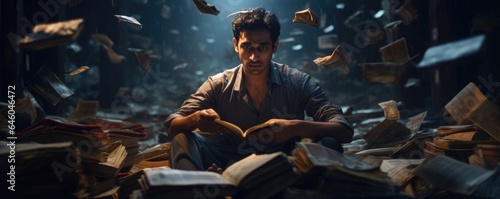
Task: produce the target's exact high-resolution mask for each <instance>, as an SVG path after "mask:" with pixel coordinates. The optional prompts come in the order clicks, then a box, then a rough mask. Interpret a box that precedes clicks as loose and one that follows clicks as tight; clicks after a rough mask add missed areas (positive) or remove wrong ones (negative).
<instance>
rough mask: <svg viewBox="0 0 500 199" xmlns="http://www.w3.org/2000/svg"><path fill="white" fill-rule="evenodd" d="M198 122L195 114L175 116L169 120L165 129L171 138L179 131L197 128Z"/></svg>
mask: <svg viewBox="0 0 500 199" xmlns="http://www.w3.org/2000/svg"><path fill="white" fill-rule="evenodd" d="M198 123H199V119H196V114H191V115H188V116H184V117H177V118H175V119H173V120H172V122H170V126H169V127H168V129H167V132H168V137H169V138H170V139H173V138H174V137H175V136H176V135H177V134H179V133H182V132H189V131H193V130H195V129H196V128H198Z"/></svg>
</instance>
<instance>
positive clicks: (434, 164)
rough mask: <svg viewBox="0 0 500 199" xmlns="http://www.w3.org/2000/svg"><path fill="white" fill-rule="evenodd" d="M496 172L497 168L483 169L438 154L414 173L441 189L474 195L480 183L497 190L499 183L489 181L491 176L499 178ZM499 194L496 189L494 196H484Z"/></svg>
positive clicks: (496, 195) (499, 186)
mask: <svg viewBox="0 0 500 199" xmlns="http://www.w3.org/2000/svg"><path fill="white" fill-rule="evenodd" d="M498 172H499V171H498V169H496V170H485V169H482V168H477V167H473V166H471V165H468V164H466V163H464V162H460V161H457V160H455V159H453V158H450V157H448V156H444V155H439V156H436V157H434V158H429V159H426V160H425V161H424V162H423V163H422V164H420V165H419V166H418V167H417V168H416V169H415V172H414V173H415V175H417V176H418V177H420V178H423V179H425V180H427V181H429V182H431V183H432V184H433V185H435V186H437V187H439V188H441V189H444V190H448V191H451V192H455V193H460V194H464V195H475V194H476V193H477V192H475V191H476V189H477V188H478V187H480V186H481V185H484V186H488V187H490V190H493V189H496V190H498V189H499V188H500V184H499V183H491V181H489V178H492V177H493V178H494V177H496V178H499V177H500V176H499V175H497V173H498ZM497 181H498V180H497ZM483 182H484V184H483ZM486 189H487V188H486ZM479 194H481V193H479ZM493 194H494V192H493ZM499 196H500V192H498V191H496V194H494V196H489V197H485V198H497V197H499Z"/></svg>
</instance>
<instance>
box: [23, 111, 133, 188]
mask: <svg viewBox="0 0 500 199" xmlns="http://www.w3.org/2000/svg"><path fill="white" fill-rule="evenodd" d="M17 137H18V141H19V142H23V143H27V142H37V143H47V144H50V143H55V142H71V143H73V144H74V145H75V146H76V147H77V148H78V150H79V152H80V157H81V165H82V166H83V173H84V175H86V176H87V177H86V178H89V179H94V178H95V180H94V182H95V183H93V184H91V187H92V185H93V186H94V187H99V186H101V185H102V184H106V182H107V181H108V180H109V179H113V178H115V177H116V175H117V174H118V172H119V171H120V169H121V168H122V166H123V163H124V161H125V157H126V156H127V151H126V149H125V146H124V145H122V144H121V141H119V140H117V141H111V140H110V137H109V133H107V132H105V131H104V130H103V129H102V127H101V126H100V125H94V124H78V123H75V122H71V121H68V120H65V119H64V118H57V117H46V118H44V119H42V120H41V121H40V122H39V123H36V124H34V125H32V126H31V127H28V128H26V129H24V130H23V131H21V132H18V133H17ZM111 188H112V187H111ZM97 190H101V191H102V189H97ZM97 194H100V193H98V192H91V193H90V195H91V196H94V195H97Z"/></svg>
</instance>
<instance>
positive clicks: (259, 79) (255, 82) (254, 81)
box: [243, 73, 269, 87]
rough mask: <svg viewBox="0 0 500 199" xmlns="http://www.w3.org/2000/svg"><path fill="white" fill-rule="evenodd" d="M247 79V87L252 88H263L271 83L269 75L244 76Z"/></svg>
mask: <svg viewBox="0 0 500 199" xmlns="http://www.w3.org/2000/svg"><path fill="white" fill-rule="evenodd" d="M243 75H244V78H245V85H246V86H252V87H261V86H267V82H268V81H269V73H265V74H261V75H249V74H243Z"/></svg>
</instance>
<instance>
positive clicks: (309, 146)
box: [296, 142, 378, 171]
mask: <svg viewBox="0 0 500 199" xmlns="http://www.w3.org/2000/svg"><path fill="white" fill-rule="evenodd" d="M296 145H297V146H296V149H298V151H297V152H298V153H299V155H300V156H302V157H301V158H302V159H304V155H305V158H307V160H309V161H310V164H311V166H333V165H335V166H340V167H345V168H346V169H351V170H359V171H366V170H374V169H377V168H378V165H374V164H372V163H369V162H367V161H364V160H362V159H360V158H356V157H355V156H351V155H347V154H343V153H340V152H337V151H335V150H333V149H330V148H327V147H324V146H322V145H320V144H316V143H309V142H297V144H296Z"/></svg>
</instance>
